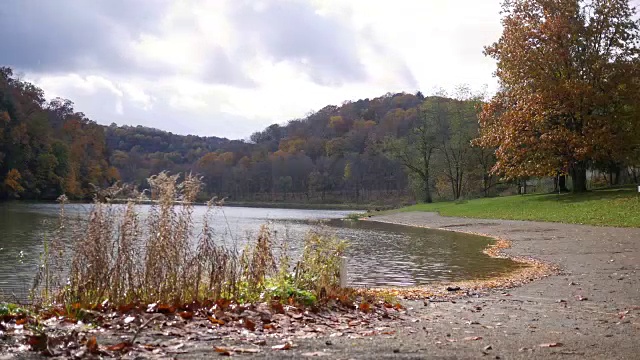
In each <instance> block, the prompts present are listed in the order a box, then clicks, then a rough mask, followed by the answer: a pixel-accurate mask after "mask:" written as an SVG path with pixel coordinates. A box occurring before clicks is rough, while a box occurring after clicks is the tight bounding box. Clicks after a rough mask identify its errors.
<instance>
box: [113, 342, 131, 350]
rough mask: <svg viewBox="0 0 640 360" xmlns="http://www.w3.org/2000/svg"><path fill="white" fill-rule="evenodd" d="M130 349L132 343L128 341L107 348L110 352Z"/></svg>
mask: <svg viewBox="0 0 640 360" xmlns="http://www.w3.org/2000/svg"><path fill="white" fill-rule="evenodd" d="M129 347H131V343H130V342H128V341H125V342H121V343H119V344H115V345H111V346H109V347H107V350H109V351H123V350H125V349H128V348H129Z"/></svg>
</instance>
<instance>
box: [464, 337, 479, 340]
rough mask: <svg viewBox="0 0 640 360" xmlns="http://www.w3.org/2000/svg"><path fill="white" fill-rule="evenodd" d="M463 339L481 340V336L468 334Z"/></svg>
mask: <svg viewBox="0 0 640 360" xmlns="http://www.w3.org/2000/svg"><path fill="white" fill-rule="evenodd" d="M464 340H467V341H469V340H471V341H476V340H482V336H468V337H466V338H464Z"/></svg>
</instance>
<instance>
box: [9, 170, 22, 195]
mask: <svg viewBox="0 0 640 360" xmlns="http://www.w3.org/2000/svg"><path fill="white" fill-rule="evenodd" d="M21 180H22V175H20V172H19V171H18V170H17V169H11V170H9V172H8V173H7V177H6V178H5V179H4V186H5V187H6V188H7V189H9V191H11V192H12V193H14V194H15V195H17V194H19V193H21V192H23V191H24V187H22V185H21V184H20V181H21Z"/></svg>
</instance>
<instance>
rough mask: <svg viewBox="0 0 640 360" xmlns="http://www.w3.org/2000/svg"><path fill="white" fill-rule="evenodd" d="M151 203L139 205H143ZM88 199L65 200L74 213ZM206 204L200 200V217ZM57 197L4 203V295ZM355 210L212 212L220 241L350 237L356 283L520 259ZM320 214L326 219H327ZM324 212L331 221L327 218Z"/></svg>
mask: <svg viewBox="0 0 640 360" xmlns="http://www.w3.org/2000/svg"><path fill="white" fill-rule="evenodd" d="M148 208H149V207H148V206H146V205H142V206H140V211H141V213H144V212H146V211H147V210H148ZM89 210H90V206H89V205H67V206H66V211H67V212H68V213H70V214H78V213H86V212H87V211H89ZM205 210H206V208H205V207H196V208H195V211H194V219H195V220H196V221H197V222H199V221H200V219H201V218H202V216H203V214H204V212H205ZM58 211H59V206H58V205H55V204H35V203H5V204H0V249H1V250H0V295H4V296H5V297H6V296H11V295H12V294H15V295H16V296H17V297H18V298H24V296H25V294H26V293H27V291H28V289H29V287H30V285H31V282H32V279H33V276H34V273H35V270H36V268H37V265H38V261H39V260H38V259H39V255H40V252H41V251H42V244H43V239H45V237H46V236H47V234H48V233H49V234H50V233H51V231H52V230H53V229H55V227H56V223H57V214H58ZM349 213H350V212H349V211H330V210H295V209H274V208H269V209H266V208H242V207H225V208H224V209H223V210H218V211H216V212H214V214H213V221H212V225H213V227H214V228H215V229H216V234H217V235H218V236H217V238H218V239H222V240H220V241H224V242H225V243H226V244H227V245H229V246H236V245H237V246H242V245H243V243H244V242H245V241H246V239H247V238H249V237H251V236H252V234H255V233H257V232H258V230H259V229H260V226H261V225H263V224H265V223H269V224H270V227H271V229H272V230H274V231H275V232H276V234H277V237H278V238H280V239H282V238H284V237H286V238H288V239H289V243H290V245H291V246H290V247H291V249H292V252H293V253H294V256H295V254H296V253H299V251H300V245H301V239H302V238H303V237H304V235H305V234H306V233H308V231H310V230H316V231H324V232H328V233H329V234H333V235H336V236H338V237H340V238H343V239H346V240H348V241H349V243H350V247H349V250H348V254H347V255H348V271H349V282H350V285H352V286H367V287H375V286H416V285H422V284H428V283H433V282H439V281H455V280H466V279H474V278H483V277H489V276H492V275H496V274H500V273H503V272H505V271H509V270H512V269H514V268H515V267H517V266H519V265H518V264H517V263H514V262H512V261H510V260H506V259H493V258H490V257H488V256H486V255H485V254H483V253H482V249H484V248H485V247H486V246H487V245H488V244H489V243H490V241H491V240H490V239H488V238H484V237H479V236H473V235H467V234H458V233H453V232H445V231H434V230H428V229H421V228H412V227H407V226H400V225H391V224H383V223H376V222H371V221H349V220H341V219H342V218H344V217H346V216H347V215H348V214H349ZM321 220H322V221H321ZM325 220H326V221H325Z"/></svg>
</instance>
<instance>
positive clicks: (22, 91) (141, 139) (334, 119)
mask: <svg viewBox="0 0 640 360" xmlns="http://www.w3.org/2000/svg"><path fill="white" fill-rule="evenodd" d="M1 74H2V77H1V78H0V81H1V82H0V114H1V119H2V122H1V123H0V137H1V138H2V142H1V143H0V184H2V185H1V187H0V197H1V198H3V199H16V198H20V199H43V200H51V199H55V198H56V197H57V196H59V195H60V194H62V193H65V194H66V195H67V196H68V197H70V198H73V199H85V200H87V199H90V198H91V196H92V194H93V191H94V190H95V189H96V188H99V187H104V186H107V185H109V184H111V183H113V182H115V181H122V182H126V183H133V184H136V185H138V186H140V187H143V188H144V187H146V186H147V184H146V183H145V182H146V179H147V178H148V177H149V176H150V175H152V174H157V173H158V172H160V171H168V172H170V173H187V172H192V173H195V174H199V175H201V176H203V178H204V181H205V190H206V191H205V193H206V194H205V196H206V197H214V196H216V197H218V198H227V199H228V200H231V201H239V202H245V201H246V202H252V201H256V202H257V201H259V202H265V201H266V202H270V201H280V202H311V203H345V202H349V203H352V202H356V203H376V202H379V203H385V202H393V203H400V202H407V201H412V200H413V199H415V198H416V197H417V198H423V197H425V196H426V195H425V192H428V193H429V195H428V196H429V197H430V198H431V197H432V195H431V193H433V194H434V195H433V197H436V198H459V197H462V196H477V195H482V194H485V195H486V194H489V193H491V191H492V189H493V187H494V186H493V185H495V182H496V180H495V179H494V176H492V175H491V174H490V173H489V170H490V169H491V167H492V165H493V163H492V162H493V157H492V155H491V152H490V151H485V150H484V149H481V148H474V147H472V146H471V145H470V141H471V140H472V139H473V138H474V137H476V136H477V133H478V123H477V112H478V110H479V107H478V105H479V101H480V100H479V97H478V96H475V95H472V94H470V92H469V91H468V90H467V89H464V88H461V89H460V91H459V92H458V93H457V94H456V96H457V98H449V97H447V96H446V94H444V93H442V94H439V95H438V96H432V97H425V96H423V95H422V94H421V93H420V92H418V93H416V94H407V93H398V94H386V95H384V96H381V97H378V98H375V99H363V100H358V101H354V102H351V101H346V102H344V103H343V104H342V105H340V106H326V107H324V108H322V109H320V110H319V111H317V112H314V113H311V114H310V115H308V116H307V117H305V118H302V119H295V120H290V121H288V122H286V123H285V124H283V125H278V124H273V125H271V126H269V127H267V128H266V129H264V130H263V131H259V132H256V133H254V134H253V135H251V137H250V141H242V140H228V139H224V138H217V137H201V136H193V135H188V136H182V135H176V134H172V133H169V132H165V131H162V130H158V129H153V128H146V127H142V126H135V127H134V126H118V125H116V124H111V125H110V126H102V125H99V124H97V123H96V122H94V121H92V120H90V119H88V118H87V117H86V116H85V115H84V114H83V113H81V112H77V111H76V110H75V109H74V105H73V103H72V102H71V101H70V100H65V99H59V98H56V99H53V100H50V101H46V100H45V94H44V93H43V91H42V90H41V89H39V88H37V87H36V86H35V85H33V84H30V83H28V82H25V81H22V80H20V79H18V78H17V77H15V76H13V72H12V70H11V69H9V68H3V69H2V72H1ZM454 97H455V96H454ZM430 111H431V112H434V111H437V112H438V114H436V113H434V115H433V116H431V117H430V116H428V113H429V112H430ZM434 116H435V117H440V119H439V120H438V121H437V123H436V122H433V123H431V124H427V123H426V121H427V118H430V119H431V121H434V120H436V119H435V118H434ZM426 128H429V129H430V130H429V132H430V133H432V134H430V135H429V136H433V141H434V142H435V141H437V142H438V144H437V145H438V146H435V147H434V150H433V151H432V154H430V157H431V159H430V161H429V163H430V166H431V171H430V173H431V175H430V177H429V179H427V183H428V184H429V186H427V187H425V186H424V184H425V178H424V175H425V174H424V173H422V172H421V170H420V169H419V168H420V167H424V163H422V164H420V161H416V162H415V164H414V163H413V162H414V161H413V158H415V157H417V158H420V156H418V155H417V154H413V152H415V150H416V149H415V147H413V146H408V145H409V144H415V143H416V142H417V141H418V140H419V138H420V136H422V135H424V134H422V135H421V133H420V129H423V130H424V129H426ZM436 133H438V134H436ZM429 141H431V139H430V140H429ZM434 145H435V143H434ZM435 148H437V149H435ZM416 167H417V168H416ZM412 169H413V170H416V169H417V170H418V171H412Z"/></svg>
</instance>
